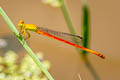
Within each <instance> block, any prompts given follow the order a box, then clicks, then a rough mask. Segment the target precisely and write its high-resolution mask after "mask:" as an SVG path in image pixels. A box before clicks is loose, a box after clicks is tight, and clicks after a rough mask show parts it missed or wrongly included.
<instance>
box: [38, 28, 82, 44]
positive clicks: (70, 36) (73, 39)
mask: <svg viewBox="0 0 120 80" xmlns="http://www.w3.org/2000/svg"><path fill="white" fill-rule="evenodd" d="M38 29H40V30H41V31H43V32H46V33H48V34H50V35H53V36H55V37H58V38H61V39H63V40H66V41H69V42H72V43H75V44H76V42H77V43H81V40H82V37H81V36H78V35H73V34H69V33H64V32H59V31H54V30H51V29H48V28H44V27H38Z"/></svg>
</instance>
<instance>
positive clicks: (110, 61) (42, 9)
mask: <svg viewBox="0 0 120 80" xmlns="http://www.w3.org/2000/svg"><path fill="white" fill-rule="evenodd" d="M65 3H66V5H67V7H68V10H69V14H70V16H71V19H72V22H73V25H74V26H75V30H76V32H77V34H80V33H81V25H82V21H81V20H82V4H81V0H66V2H65ZM119 3H120V1H119V0H116V1H112V0H99V1H96V0H91V1H88V6H89V9H90V27H91V36H90V37H91V39H90V44H91V46H90V47H91V49H93V50H96V51H100V52H101V53H102V54H104V55H105V57H106V59H105V60H102V59H101V58H99V57H97V56H95V55H92V54H89V60H90V62H91V63H92V65H93V68H94V69H95V70H96V72H97V74H98V75H99V77H100V79H101V80H113V79H114V80H119V79H120V77H119V74H120V69H119V67H120V58H119V57H120V54H119V53H120V52H119V45H120V42H119V41H120V38H119V34H120V32H119V29H120V28H119V26H120V23H119V19H120V15H119V14H120V11H119V7H120V6H119ZM0 6H1V7H2V8H3V9H4V10H5V12H6V13H7V15H8V16H9V17H10V19H11V20H12V21H13V23H14V24H15V25H16V27H17V23H18V22H19V20H21V19H23V20H24V21H25V23H27V24H36V25H37V26H43V27H46V28H50V29H53V30H56V31H62V32H68V33H69V31H68V28H67V25H66V22H65V20H64V17H63V14H62V12H61V9H60V8H53V7H51V6H49V5H45V4H43V3H42V2H41V0H36V1H35V0H0ZM31 35H32V37H31V38H30V39H29V40H28V41H27V42H28V43H29V45H30V47H31V48H32V49H33V51H34V52H38V51H42V52H43V53H44V55H45V59H48V60H50V62H51V64H52V67H51V70H50V73H51V74H52V76H53V77H54V78H55V80H79V79H78V73H79V74H80V76H81V78H82V80H93V79H94V78H93V76H92V75H91V73H90V72H89V70H88V69H87V68H86V67H85V65H84V62H83V61H82V59H81V57H80V56H79V54H78V53H77V52H76V50H75V48H74V47H72V46H70V45H67V44H64V43H62V42H59V41H56V40H53V39H50V38H48V37H46V36H42V35H38V34H36V33H34V32H32V34H31ZM3 36H13V33H12V32H11V30H10V29H9V27H8V25H7V24H6V23H5V21H4V20H3V18H2V17H1V16H0V38H3ZM12 39H14V38H12ZM14 40H15V41H16V39H14ZM11 43H12V42H11ZM16 44H18V45H19V43H16ZM10 45H11V46H10V47H12V46H13V48H12V49H14V48H16V49H17V47H18V52H17V53H20V54H19V55H20V57H22V55H24V53H26V51H25V50H24V49H21V48H19V46H17V47H16V46H15V47H14V45H15V44H14V42H13V45H12V44H10ZM1 53H2V52H1Z"/></svg>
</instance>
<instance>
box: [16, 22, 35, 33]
mask: <svg viewBox="0 0 120 80" xmlns="http://www.w3.org/2000/svg"><path fill="white" fill-rule="evenodd" d="M18 26H19V27H20V28H22V29H25V30H30V31H37V27H36V25H34V24H24V21H23V20H20V21H19V23H18Z"/></svg>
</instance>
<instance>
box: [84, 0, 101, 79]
mask: <svg viewBox="0 0 120 80" xmlns="http://www.w3.org/2000/svg"><path fill="white" fill-rule="evenodd" d="M82 9H83V24H82V34H83V46H84V47H85V48H88V47H89V34H90V32H89V30H90V28H89V18H90V16H89V14H90V13H89V8H88V5H87V2H86V0H82ZM87 53H88V52H86V51H83V50H82V54H83V55H82V56H83V59H84V61H85V65H86V67H87V68H88V69H89V70H90V72H91V74H92V75H93V77H94V79H95V80H100V78H99V76H98V75H97V73H96V71H95V70H94V68H93V67H92V65H91V64H90V62H89V61H88V58H87V55H86V54H87Z"/></svg>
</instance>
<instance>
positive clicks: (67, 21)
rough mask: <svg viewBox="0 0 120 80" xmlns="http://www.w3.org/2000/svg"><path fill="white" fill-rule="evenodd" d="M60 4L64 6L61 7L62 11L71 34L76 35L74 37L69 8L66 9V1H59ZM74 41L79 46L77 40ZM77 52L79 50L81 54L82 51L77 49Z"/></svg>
mask: <svg viewBox="0 0 120 80" xmlns="http://www.w3.org/2000/svg"><path fill="white" fill-rule="evenodd" d="M59 2H60V3H61V4H62V5H61V10H62V12H63V15H64V18H65V20H66V23H67V27H68V30H69V32H70V33H71V34H74V35H75V30H74V27H73V24H72V21H71V19H70V16H69V13H68V11H67V8H66V6H65V3H64V0H59ZM73 41H74V42H75V43H76V44H79V43H78V41H77V39H76V38H73ZM76 50H77V52H78V53H80V49H79V48H76Z"/></svg>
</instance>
